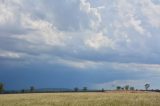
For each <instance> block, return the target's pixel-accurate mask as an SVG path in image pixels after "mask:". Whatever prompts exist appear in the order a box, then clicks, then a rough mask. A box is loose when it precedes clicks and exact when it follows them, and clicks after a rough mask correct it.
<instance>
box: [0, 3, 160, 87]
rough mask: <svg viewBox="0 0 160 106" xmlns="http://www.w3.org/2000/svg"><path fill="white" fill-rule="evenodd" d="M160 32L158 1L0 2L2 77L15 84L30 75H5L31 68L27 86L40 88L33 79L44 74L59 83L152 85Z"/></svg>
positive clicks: (159, 67)
mask: <svg viewBox="0 0 160 106" xmlns="http://www.w3.org/2000/svg"><path fill="white" fill-rule="evenodd" d="M159 34H160V1H159V0H98V1H97V0H34V1H33V0H12V1H11V0H0V67H2V68H1V69H0V72H1V73H2V74H1V75H0V77H1V76H3V77H2V78H1V79H0V80H2V81H4V82H6V83H7V86H8V87H11V88H16V87H15V85H16V84H17V85H18V84H21V83H22V82H26V80H27V78H28V77H29V76H30V74H29V75H28V76H26V78H21V77H18V78H17V80H15V81H14V82H12V81H11V80H12V79H14V77H13V76H14V75H12V74H11V75H9V76H8V75H7V73H21V74H20V76H21V75H22V74H24V73H25V74H26V73H29V72H31V73H35V74H34V75H33V76H32V77H34V78H32V81H30V82H27V84H28V85H29V84H37V86H41V85H40V84H39V83H38V82H36V81H35V82H34V81H33V80H39V79H40V77H42V76H43V75H39V73H41V72H42V73H50V74H54V75H53V76H58V75H59V77H61V81H59V79H58V78H55V79H54V78H50V79H48V80H56V81H55V83H60V82H61V83H62V84H55V85H54V84H53V86H61V87H65V86H67V87H73V86H83V85H84V84H86V85H87V86H92V87H97V85H104V84H107V83H109V84H110V83H111V82H115V81H117V82H120V81H121V82H127V81H132V82H133V81H134V82H135V81H138V82H139V80H140V82H143V83H144V82H152V83H153V84H154V81H155V80H157V78H158V75H159V74H160V65H159V64H160V60H159V58H160V55H159V54H160V42H159V41H160V36H159ZM26 67H30V68H29V69H28V70H30V71H29V72H28V71H26ZM40 67H41V68H40ZM17 70H18V71H17ZM35 70H38V71H36V72H35ZM46 70H50V71H46ZM53 72H54V73H53ZM67 72H70V74H67V75H66V76H65V75H64V73H67ZM60 73H61V74H60ZM73 73H74V74H73ZM79 74H80V75H81V76H79ZM36 75H38V76H37V77H36V78H35V76H36ZM47 75H48V74H47ZM15 76H16V74H15ZM22 76H23V75H22ZM73 76H74V77H73ZM67 78H69V79H68V80H66V81H64V80H65V79H67ZM70 78H73V80H75V82H74V81H73V82H72V83H69V82H71V81H72V79H70ZM19 79H21V80H22V82H19ZM82 79H83V80H82ZM41 80H42V79H41ZM45 80H46V82H47V81H48V80H47V78H46V79H45ZM142 80H143V81H142ZM44 82H45V81H44ZM77 82H79V84H78V85H76V84H77ZM64 83H69V84H68V85H65V84H64ZM14 84H15V85H14ZM27 84H26V85H23V86H19V88H22V87H24V86H28V85H27ZM9 85H10V86H9ZM11 85H12V86H11ZM62 85H64V86H62ZM154 86H155V87H157V85H156V83H155V85H154ZM142 87H143V84H142Z"/></svg>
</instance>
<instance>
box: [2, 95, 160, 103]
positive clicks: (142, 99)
mask: <svg viewBox="0 0 160 106" xmlns="http://www.w3.org/2000/svg"><path fill="white" fill-rule="evenodd" d="M0 106H160V94H159V93H51V94H11V95H0Z"/></svg>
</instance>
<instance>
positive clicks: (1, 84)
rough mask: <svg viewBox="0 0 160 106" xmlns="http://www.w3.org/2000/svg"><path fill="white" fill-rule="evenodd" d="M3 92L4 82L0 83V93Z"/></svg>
mask: <svg viewBox="0 0 160 106" xmlns="http://www.w3.org/2000/svg"><path fill="white" fill-rule="evenodd" d="M3 92H4V84H3V83H0V93H3Z"/></svg>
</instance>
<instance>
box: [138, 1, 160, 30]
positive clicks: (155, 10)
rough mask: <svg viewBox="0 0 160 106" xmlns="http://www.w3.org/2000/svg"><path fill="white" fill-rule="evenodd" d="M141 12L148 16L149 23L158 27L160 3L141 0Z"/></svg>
mask: <svg viewBox="0 0 160 106" xmlns="http://www.w3.org/2000/svg"><path fill="white" fill-rule="evenodd" d="M140 2H141V6H142V8H141V9H142V12H143V14H144V15H145V16H146V17H147V18H148V21H149V23H150V24H151V25H152V26H154V27H156V28H160V18H159V17H160V12H159V11H160V5H158V4H155V3H153V2H152V0H142V1H140Z"/></svg>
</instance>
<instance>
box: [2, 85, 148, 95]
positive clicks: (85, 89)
mask: <svg viewBox="0 0 160 106" xmlns="http://www.w3.org/2000/svg"><path fill="white" fill-rule="evenodd" d="M149 87H150V84H148V83H147V84H145V85H144V88H145V90H146V91H147V90H149ZM116 90H132V91H133V90H135V88H134V87H133V86H129V85H126V86H116ZM81 91H82V92H86V91H93V92H94V91H95V92H96V91H101V92H104V91H105V90H104V89H103V88H102V89H101V90H88V88H87V87H83V88H81V89H79V88H78V87H75V88H74V89H73V90H72V92H81ZM20 92H21V93H26V92H28V93H32V92H36V89H35V87H34V86H30V89H28V90H25V89H22V90H21V91H20ZM62 92H63V91H62ZM2 93H5V89H4V84H3V83H1V82H0V94H2Z"/></svg>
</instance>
